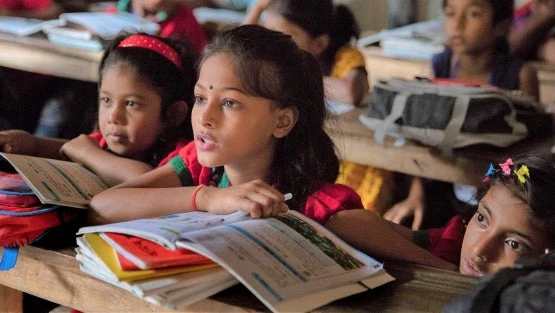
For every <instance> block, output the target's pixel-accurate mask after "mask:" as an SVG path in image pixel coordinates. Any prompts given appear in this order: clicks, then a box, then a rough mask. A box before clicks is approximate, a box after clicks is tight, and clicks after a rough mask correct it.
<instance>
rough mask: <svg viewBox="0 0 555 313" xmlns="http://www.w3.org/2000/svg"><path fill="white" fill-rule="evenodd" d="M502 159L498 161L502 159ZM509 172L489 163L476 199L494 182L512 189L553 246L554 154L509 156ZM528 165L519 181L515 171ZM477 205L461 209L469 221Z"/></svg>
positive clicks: (554, 218) (554, 244) (480, 197)
mask: <svg viewBox="0 0 555 313" xmlns="http://www.w3.org/2000/svg"><path fill="white" fill-rule="evenodd" d="M504 161H505V160H503V161H501V162H504ZM512 161H513V165H512V166H510V169H511V173H510V175H506V174H505V173H504V171H503V169H502V168H501V167H500V166H499V165H493V164H492V171H488V175H487V178H486V179H485V181H486V182H485V183H484V185H483V186H481V187H480V188H479V189H478V193H477V194H476V199H477V200H478V201H480V200H482V198H484V196H485V195H486V193H487V192H488V190H489V189H490V188H491V186H493V185H499V184H502V185H504V186H506V187H507V188H508V189H509V190H510V191H511V193H512V194H513V195H514V196H515V197H517V198H519V199H521V200H522V201H523V202H525V203H526V204H527V205H528V206H529V207H530V209H531V213H532V216H534V217H535V220H536V221H538V222H539V223H540V225H535V226H536V227H540V228H541V229H545V231H546V232H547V238H548V240H549V242H550V247H549V248H554V247H555V155H553V154H539V155H532V154H526V155H520V156H517V157H514V158H513V159H512ZM523 165H525V166H526V167H527V168H528V171H529V176H528V177H525V178H526V181H525V182H524V183H522V182H520V181H519V179H518V177H517V175H516V174H515V171H518V170H519V169H520V168H521V166H523ZM476 210H477V207H476V206H473V207H467V208H466V209H465V210H463V211H462V212H461V215H462V217H463V219H464V220H466V221H468V220H470V218H471V217H472V216H473V215H474V213H475V212H476Z"/></svg>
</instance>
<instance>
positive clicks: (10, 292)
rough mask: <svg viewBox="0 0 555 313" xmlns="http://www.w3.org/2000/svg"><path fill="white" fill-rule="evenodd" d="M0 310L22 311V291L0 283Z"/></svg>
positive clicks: (12, 312)
mask: <svg viewBox="0 0 555 313" xmlns="http://www.w3.org/2000/svg"><path fill="white" fill-rule="evenodd" d="M0 312H2V313H4V312H6V313H22V312H23V293H22V292H21V291H19V290H16V289H12V288H10V287H6V286H3V285H0Z"/></svg>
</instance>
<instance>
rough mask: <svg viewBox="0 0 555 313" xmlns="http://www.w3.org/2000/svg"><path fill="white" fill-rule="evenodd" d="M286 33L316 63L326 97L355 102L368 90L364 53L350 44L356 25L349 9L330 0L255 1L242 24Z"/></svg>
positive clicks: (354, 37) (359, 100) (356, 30)
mask: <svg viewBox="0 0 555 313" xmlns="http://www.w3.org/2000/svg"><path fill="white" fill-rule="evenodd" d="M263 12H264V16H263V19H262V22H261V25H262V26H264V27H266V28H269V29H272V30H276V31H280V32H282V33H285V34H287V35H290V36H291V37H292V38H293V40H294V41H295V42H296V43H297V45H299V47H300V48H301V49H303V50H305V51H308V52H309V53H310V54H312V55H313V56H314V57H316V59H318V61H319V62H320V67H321V70H322V73H323V74H324V85H325V92H326V97H327V98H328V99H330V100H334V101H338V102H342V103H347V104H354V105H359V104H360V103H361V101H362V100H363V99H364V96H366V94H367V93H368V76H367V73H366V68H365V63H364V56H363V55H362V54H361V53H360V51H358V50H357V49H356V48H355V47H353V46H351V45H350V43H351V41H352V40H353V39H355V40H356V39H358V36H359V28H358V25H357V23H356V21H355V18H354V16H353V14H352V13H351V11H350V10H349V8H347V7H346V6H344V5H338V6H336V7H334V5H333V3H332V1H331V0H259V1H258V2H257V3H256V4H255V5H254V6H253V7H252V8H251V9H250V10H249V12H248V14H247V17H246V18H245V20H244V21H243V23H244V24H257V23H258V20H259V19H260V16H261V15H262V13H263Z"/></svg>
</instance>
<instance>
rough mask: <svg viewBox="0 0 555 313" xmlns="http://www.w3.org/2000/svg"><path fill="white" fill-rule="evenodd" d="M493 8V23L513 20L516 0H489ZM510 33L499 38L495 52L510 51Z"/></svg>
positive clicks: (444, 0)
mask: <svg viewBox="0 0 555 313" xmlns="http://www.w3.org/2000/svg"><path fill="white" fill-rule="evenodd" d="M447 1H448V0H443V2H442V7H443V8H444V9H445V6H446V5H447ZM487 2H488V3H489V4H490V5H491V8H492V10H493V25H497V24H498V23H500V22H505V21H508V22H511V21H512V20H513V14H514V0H487ZM507 37H508V34H507V35H505V36H503V37H499V38H497V40H496V42H495V52H496V53H499V54H504V55H506V54H508V53H509V39H508V38H507Z"/></svg>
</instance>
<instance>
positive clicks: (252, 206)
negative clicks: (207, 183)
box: [195, 180, 289, 218]
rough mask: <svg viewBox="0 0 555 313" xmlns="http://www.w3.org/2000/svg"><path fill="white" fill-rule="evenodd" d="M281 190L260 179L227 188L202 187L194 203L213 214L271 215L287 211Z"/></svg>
mask: <svg viewBox="0 0 555 313" xmlns="http://www.w3.org/2000/svg"><path fill="white" fill-rule="evenodd" d="M283 201H284V198H283V195H282V194H281V192H279V191H278V190H276V189H275V188H273V187H272V186H270V185H268V184H267V183H265V182H264V181H262V180H254V181H251V182H248V183H244V184H241V185H237V186H231V187H228V188H212V187H203V188H202V189H200V190H199V191H198V193H197V196H196V199H195V203H196V206H197V208H198V209H199V210H203V211H208V212H210V213H215V214H229V213H232V212H235V211H247V212H249V213H250V215H251V217H252V218H261V217H271V216H276V215H278V214H279V213H282V212H287V210H289V207H288V206H287V204H285V202H283Z"/></svg>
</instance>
